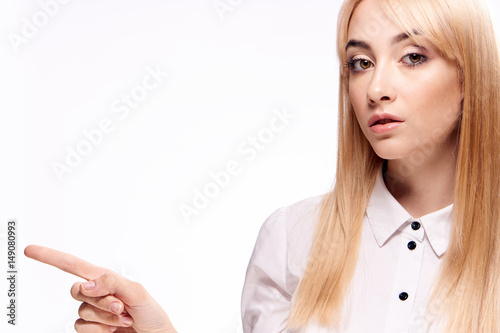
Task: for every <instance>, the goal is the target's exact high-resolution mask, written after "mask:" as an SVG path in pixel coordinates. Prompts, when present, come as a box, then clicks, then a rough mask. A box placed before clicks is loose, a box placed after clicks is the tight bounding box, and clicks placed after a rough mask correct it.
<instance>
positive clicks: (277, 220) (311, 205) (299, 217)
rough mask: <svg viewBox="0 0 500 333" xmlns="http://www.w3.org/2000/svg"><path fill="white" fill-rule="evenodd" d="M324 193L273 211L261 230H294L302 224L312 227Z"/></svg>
mask: <svg viewBox="0 0 500 333" xmlns="http://www.w3.org/2000/svg"><path fill="white" fill-rule="evenodd" d="M323 197H324V195H317V196H314V197H310V198H306V199H303V200H300V201H297V202H295V203H293V204H291V205H287V206H283V207H281V208H279V209H277V210H276V211H274V213H272V214H271V215H270V216H269V217H268V218H267V219H266V221H265V222H264V224H263V225H262V228H261V230H266V229H279V228H281V229H283V231H284V230H286V231H292V230H293V229H295V228H300V226H305V227H307V226H308V227H310V226H311V224H314V221H315V220H316V218H317V214H318V213H319V209H320V206H321V202H322V200H323Z"/></svg>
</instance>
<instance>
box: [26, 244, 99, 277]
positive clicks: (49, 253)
mask: <svg viewBox="0 0 500 333" xmlns="http://www.w3.org/2000/svg"><path fill="white" fill-rule="evenodd" d="M24 254H25V255H26V256H27V257H29V258H31V259H35V260H37V261H40V262H42V263H44V264H48V265H51V266H54V267H57V268H59V269H60V270H62V271H65V272H67V273H70V274H73V275H76V276H79V277H81V278H83V279H85V280H93V279H96V278H98V277H99V276H101V275H102V274H104V273H105V272H106V271H107V270H106V269H105V268H102V267H99V266H96V265H93V264H91V263H89V262H87V261H85V260H83V259H80V258H78V257H75V256H73V255H71V254H68V253H64V252H61V251H57V250H54V249H51V248H48V247H44V246H39V245H29V246H27V247H26V248H25V249H24Z"/></svg>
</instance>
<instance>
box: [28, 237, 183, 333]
mask: <svg viewBox="0 0 500 333" xmlns="http://www.w3.org/2000/svg"><path fill="white" fill-rule="evenodd" d="M24 253H25V255H26V256H27V257H29V258H32V259H35V260H38V261H40V262H43V263H45V264H49V265H52V266H55V267H57V268H59V269H61V270H63V271H65V272H68V273H71V274H73V275H76V276H79V277H81V278H84V279H85V280H87V282H77V283H75V284H74V285H73V287H72V288H71V295H72V296H73V298H74V299H76V300H77V301H81V302H83V303H82V305H81V306H80V309H79V311H78V314H79V315H80V319H78V320H77V321H76V323H75V329H76V331H77V332H78V333H98V332H107V333H109V332H116V333H132V332H136V333H176V330H175V329H174V327H173V326H172V323H171V322H170V319H169V318H168V316H167V314H166V313H165V311H164V310H163V309H162V308H161V306H160V305H159V304H158V303H157V302H156V301H155V300H154V299H153V298H152V297H151V295H149V293H148V292H147V291H146V289H144V287H143V286H142V285H140V284H139V283H137V282H133V281H130V280H128V279H126V278H124V277H123V276H121V275H119V274H117V273H115V272H113V271H111V270H109V269H106V268H102V267H98V266H95V265H92V264H91V263H88V262H86V261H84V260H82V259H80V258H77V257H75V256H72V255H70V254H67V253H63V252H59V251H56V250H53V249H49V248H46V247H42V246H37V245H30V246H28V247H26V249H25V250H24Z"/></svg>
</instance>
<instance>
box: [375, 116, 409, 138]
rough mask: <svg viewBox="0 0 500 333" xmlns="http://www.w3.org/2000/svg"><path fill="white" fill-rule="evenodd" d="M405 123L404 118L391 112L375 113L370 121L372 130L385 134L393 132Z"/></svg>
mask: <svg viewBox="0 0 500 333" xmlns="http://www.w3.org/2000/svg"><path fill="white" fill-rule="evenodd" d="M403 123H404V120H402V119H401V118H399V117H396V116H394V115H392V114H390V113H378V114H374V115H373V116H372V117H371V118H370V120H369V121H368V124H369V126H370V130H371V131H372V132H373V133H375V134H385V133H388V132H391V131H392V130H394V129H396V128H398V127H399V126H401V125H402V124H403Z"/></svg>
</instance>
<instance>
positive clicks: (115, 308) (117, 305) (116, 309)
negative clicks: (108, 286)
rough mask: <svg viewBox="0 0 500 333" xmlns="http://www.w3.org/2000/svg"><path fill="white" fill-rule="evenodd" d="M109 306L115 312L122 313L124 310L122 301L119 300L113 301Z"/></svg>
mask: <svg viewBox="0 0 500 333" xmlns="http://www.w3.org/2000/svg"><path fill="white" fill-rule="evenodd" d="M109 308H110V309H111V311H113V312H114V313H121V312H122V306H121V304H120V303H118V302H113V303H111V305H110V306H109Z"/></svg>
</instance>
